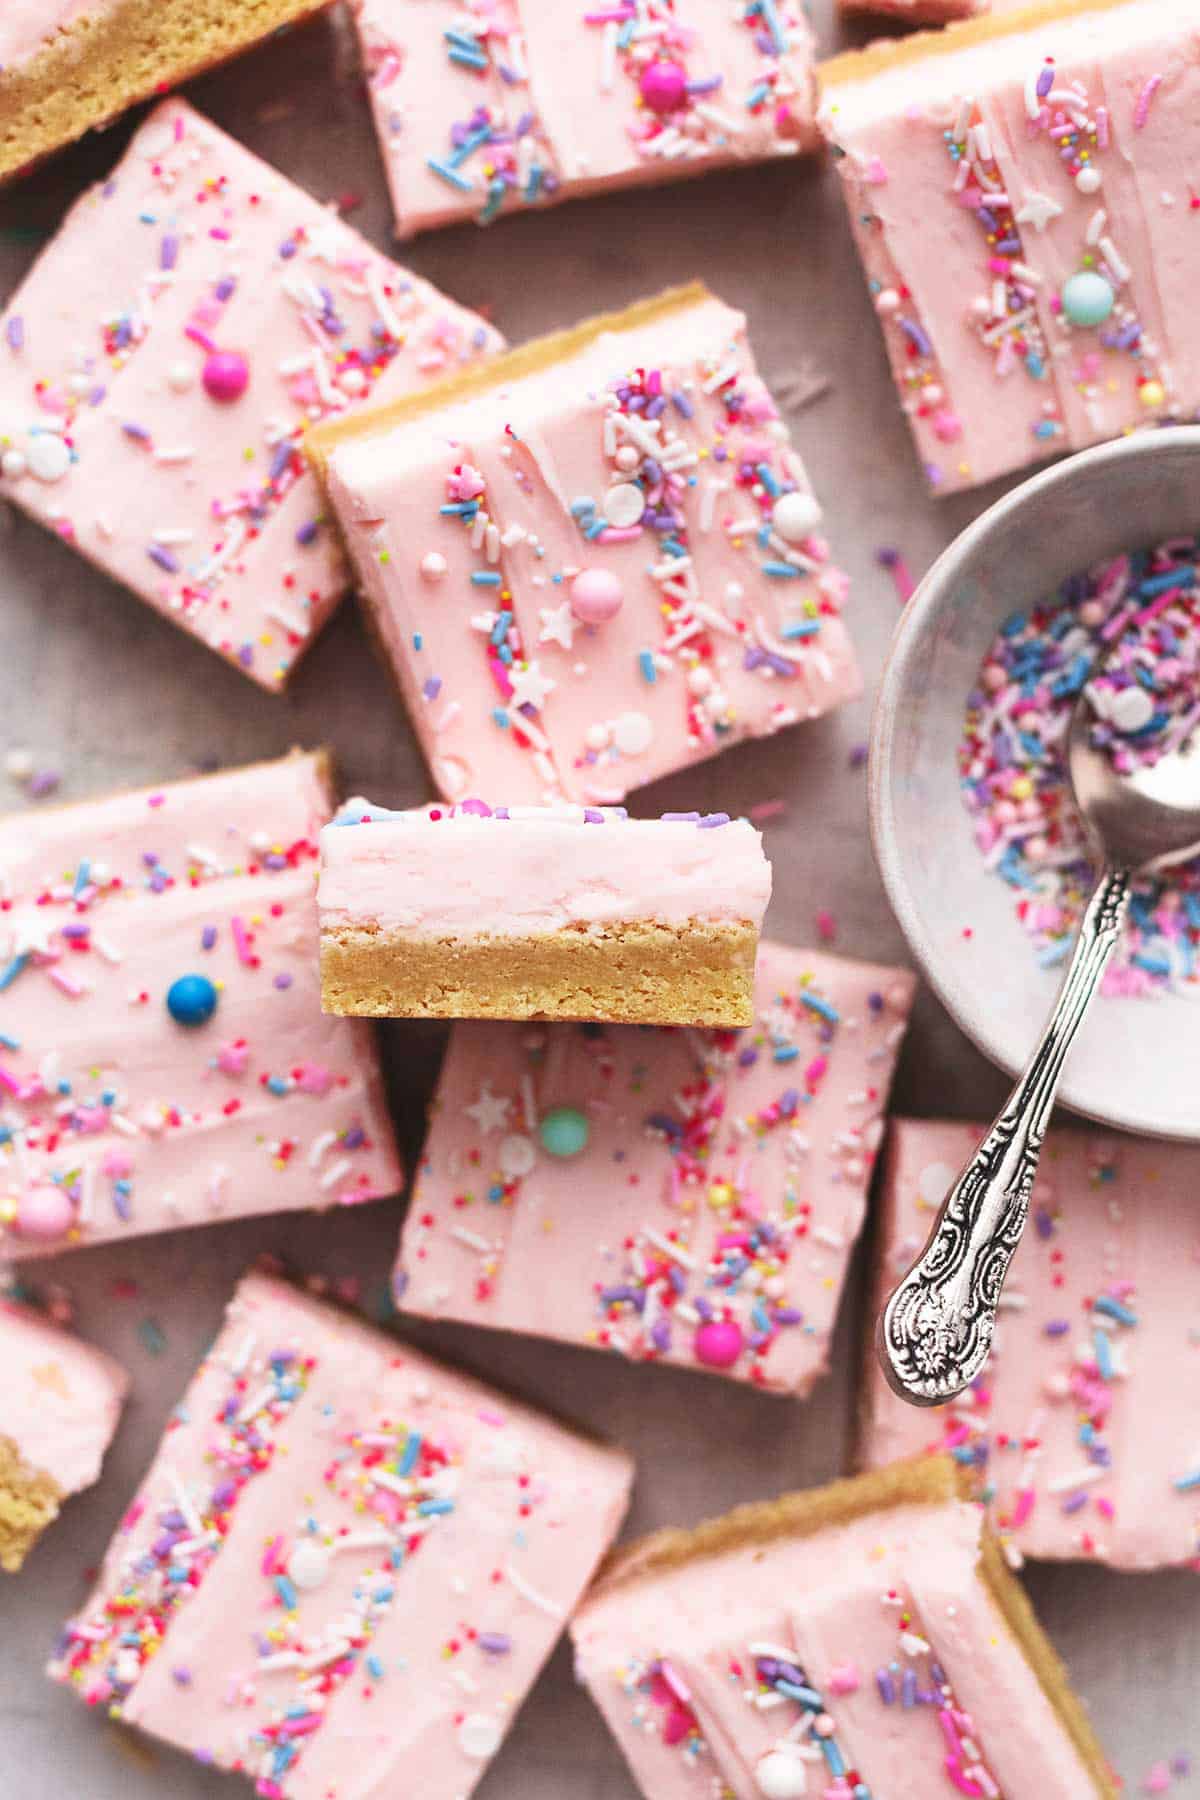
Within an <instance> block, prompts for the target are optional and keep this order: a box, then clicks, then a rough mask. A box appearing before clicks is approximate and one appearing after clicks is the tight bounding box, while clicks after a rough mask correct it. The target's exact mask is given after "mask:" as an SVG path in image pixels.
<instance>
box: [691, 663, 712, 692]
mask: <svg viewBox="0 0 1200 1800" xmlns="http://www.w3.org/2000/svg"><path fill="white" fill-rule="evenodd" d="M687 684H688V693H689V694H707V693H708V692H709V691H710V689H711V688H712V684H713V678H712V674H711V671H710V670H708V669H706V668H705V667H704V664H703V663H698V664H697V666H696V667H695V668H694V669H689V670H688V678H687Z"/></svg>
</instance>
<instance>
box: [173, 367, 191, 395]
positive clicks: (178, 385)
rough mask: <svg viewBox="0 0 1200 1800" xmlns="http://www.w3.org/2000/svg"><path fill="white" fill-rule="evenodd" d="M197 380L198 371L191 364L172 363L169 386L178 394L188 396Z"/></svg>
mask: <svg viewBox="0 0 1200 1800" xmlns="http://www.w3.org/2000/svg"><path fill="white" fill-rule="evenodd" d="M195 380H196V371H195V369H193V367H192V365H191V363H185V362H177V363H172V364H171V366H170V368H169V369H168V370H167V385H168V387H170V388H171V390H172V391H173V392H174V393H176V394H186V393H187V391H188V389H189V388H190V387H191V386H193V384H194V382H195Z"/></svg>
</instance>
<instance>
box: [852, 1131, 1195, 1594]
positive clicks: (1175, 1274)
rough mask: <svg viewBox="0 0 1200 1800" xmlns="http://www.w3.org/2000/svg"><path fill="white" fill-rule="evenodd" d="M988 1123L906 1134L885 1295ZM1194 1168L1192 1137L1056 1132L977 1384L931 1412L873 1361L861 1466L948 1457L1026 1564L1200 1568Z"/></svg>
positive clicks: (897, 1170) (898, 1155)
mask: <svg viewBox="0 0 1200 1800" xmlns="http://www.w3.org/2000/svg"><path fill="white" fill-rule="evenodd" d="M982 1131H983V1127H982V1126H979V1125H948V1124H926V1123H919V1122H917V1121H916V1120H908V1119H906V1120H903V1121H901V1122H899V1123H897V1125H896V1126H895V1128H894V1132H893V1136H892V1141H891V1146H890V1151H889V1156H888V1181H887V1189H886V1194H885V1203H884V1220H885V1237H884V1243H883V1255H882V1260H881V1267H880V1295H879V1298H880V1299H882V1297H883V1291H882V1290H883V1289H884V1288H889V1287H890V1285H891V1284H892V1283H893V1282H894V1281H895V1280H896V1279H898V1278H899V1276H900V1275H901V1274H903V1273H904V1271H905V1270H906V1269H907V1268H908V1266H909V1264H910V1263H911V1262H912V1260H913V1257H914V1256H915V1254H916V1253H917V1251H918V1250H919V1249H920V1247H921V1245H922V1244H923V1243H924V1241H925V1239H926V1237H927V1236H928V1234H929V1230H930V1227H931V1226H932V1224H933V1218H934V1213H935V1210H936V1208H937V1207H938V1206H940V1204H941V1202H942V1200H943V1198H944V1197H945V1194H946V1191H947V1189H948V1187H949V1185H950V1183H951V1181H952V1180H953V1179H954V1177H955V1176H956V1175H957V1173H958V1171H959V1169H960V1168H961V1166H962V1164H963V1163H964V1162H965V1161H966V1159H967V1157H968V1156H969V1155H970V1154H971V1152H972V1151H973V1150H974V1148H975V1147H976V1145H977V1144H978V1142H979V1138H980V1136H981V1135H982ZM1198 1178H1200V1152H1197V1151H1194V1150H1190V1149H1185V1148H1183V1147H1182V1146H1178V1145H1167V1144H1155V1143H1152V1142H1149V1141H1148V1140H1144V1139H1133V1138H1120V1139H1118V1138H1114V1137H1111V1136H1106V1135H1102V1134H1100V1133H1099V1132H1082V1131H1058V1132H1052V1133H1051V1134H1050V1137H1049V1139H1048V1141H1047V1145H1046V1149H1045V1152H1044V1154H1043V1157H1042V1168H1041V1173H1040V1175H1039V1176H1038V1181H1037V1185H1036V1187H1035V1189H1034V1195H1033V1203H1032V1214H1031V1219H1030V1224H1029V1227H1028V1229H1027V1231H1026V1233H1025V1237H1024V1239H1023V1240H1022V1243H1021V1247H1020V1249H1019V1250H1018V1252H1017V1255H1016V1257H1015V1258H1014V1261H1013V1266H1012V1272H1011V1274H1010V1276H1009V1281H1008V1285H1007V1288H1006V1290H1005V1295H1004V1301H1003V1310H1002V1311H1001V1314H1000V1320H999V1324H998V1328H997V1332H996V1345H995V1349H994V1351H993V1353H992V1358H991V1361H990V1362H989V1363H988V1366H987V1368H986V1369H985V1370H984V1373H983V1375H982V1377H981V1378H980V1380H979V1381H978V1382H977V1383H976V1384H975V1387H974V1388H973V1389H972V1390H970V1392H969V1393H968V1395H967V1396H966V1397H965V1398H964V1399H963V1400H961V1401H958V1402H956V1403H955V1404H954V1405H952V1406H949V1407H943V1408H939V1409H938V1411H937V1412H936V1413H934V1414H932V1415H931V1414H929V1413H926V1412H923V1411H920V1410H918V1409H917V1408H914V1407H910V1406H908V1405H906V1404H905V1402H903V1401H901V1400H898V1399H897V1398H896V1397H895V1396H894V1395H893V1394H892V1392H891V1390H890V1388H889V1387H888V1386H887V1384H886V1382H885V1381H884V1379H883V1375H882V1372H881V1371H880V1370H879V1368H878V1367H877V1366H876V1364H875V1359H874V1358H873V1357H868V1375H867V1386H868V1392H867V1399H866V1405H865V1412H864V1421H863V1436H862V1453H863V1456H864V1458H865V1460H866V1461H867V1462H868V1463H870V1464H879V1463H885V1462H890V1461H892V1460H893V1459H894V1458H897V1457H903V1456H909V1455H913V1454H915V1453H916V1452H917V1451H920V1450H922V1449H924V1448H926V1447H932V1446H934V1445H937V1446H939V1447H945V1448H947V1449H949V1450H951V1451H952V1452H953V1453H954V1454H955V1455H956V1456H957V1457H958V1459H959V1460H960V1461H961V1462H962V1463H964V1465H965V1466H966V1467H967V1468H973V1469H975V1470H976V1471H977V1478H978V1483H979V1491H980V1493H981V1494H985V1493H986V1495H987V1496H988V1503H989V1509H990V1513H991V1518H992V1523H993V1525H994V1526H995V1528H996V1529H997V1531H999V1532H1000V1533H1001V1534H1002V1536H1003V1538H1004V1540H1005V1542H1006V1545H1007V1546H1008V1548H1009V1550H1010V1552H1011V1554H1012V1556H1013V1557H1014V1559H1017V1558H1019V1556H1020V1555H1021V1554H1022V1553H1024V1554H1025V1555H1028V1556H1033V1557H1048V1558H1053V1559H1056V1560H1061V1559H1064V1558H1070V1559H1073V1558H1087V1559H1090V1560H1093V1561H1097V1562H1104V1563H1108V1564H1110V1565H1111V1566H1112V1567H1114V1568H1120V1569H1153V1568H1160V1567H1168V1566H1171V1565H1177V1564H1183V1563H1187V1564H1191V1565H1192V1566H1194V1567H1196V1568H1200V1434H1198V1432H1197V1427H1196V1404H1195V1395H1196V1383H1197V1380H1198V1379H1200V1310H1198V1308H1197V1301H1196V1289H1197V1270H1198V1268H1200V1216H1198V1215H1197V1212H1196V1204H1195V1192H1196V1183H1197V1179H1198Z"/></svg>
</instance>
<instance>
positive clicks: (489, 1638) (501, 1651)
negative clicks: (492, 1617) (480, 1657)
mask: <svg viewBox="0 0 1200 1800" xmlns="http://www.w3.org/2000/svg"><path fill="white" fill-rule="evenodd" d="M475 1641H476V1643H477V1644H478V1645H479V1648H480V1649H481V1650H486V1651H487V1653H488V1655H489V1656H507V1655H508V1653H509V1651H510V1650H511V1649H512V1639H511V1638H510V1637H509V1636H508V1635H507V1633H505V1632H503V1631H481V1632H480V1634H479V1636H478V1637H477V1638H476V1640H475Z"/></svg>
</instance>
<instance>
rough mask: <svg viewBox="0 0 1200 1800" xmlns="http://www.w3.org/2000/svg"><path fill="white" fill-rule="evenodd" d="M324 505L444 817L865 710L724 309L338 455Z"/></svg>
mask: <svg viewBox="0 0 1200 1800" xmlns="http://www.w3.org/2000/svg"><path fill="white" fill-rule="evenodd" d="M639 371H640V373H639ZM635 390H636V391H635ZM634 402H636V403H637V404H636V405H635V404H634ZM647 410H649V416H648V417H643V414H644V413H646V412H647ZM328 482H329V489H330V494H331V498H332V500H333V503H334V506H335V508H336V510H337V514H338V517H339V520H340V522H341V525H342V527H343V530H344V532H345V535H346V539H347V542H348V544H349V547H350V551H351V554H352V556H353V558H354V561H355V564H356V567H357V569H358V572H359V575H360V577H361V580H362V583H363V585H364V587H365V588H366V591H367V594H368V597H369V600H370V603H371V607H372V611H373V612H374V615H375V618H376V621H377V624H378V628H379V635H380V637H381V639H382V642H383V644H384V647H385V649H386V651H387V653H388V655H389V656H390V658H391V659H392V662H393V663H394V665H395V667H396V670H397V673H398V676H399V679H400V682H401V685H402V687H403V690H404V693H405V697H406V699H407V702H408V706H409V710H410V712H411V714H412V717H413V720H414V723H415V726H416V729H417V732H418V735H419V736H420V739H421V743H422V746H423V748H424V750H425V753H426V755H427V757H428V759H429V763H430V767H431V769H432V772H433V777H434V781H435V784H436V786H437V788H438V790H439V792H441V793H442V794H444V795H445V796H446V797H447V798H449V799H461V798H462V797H463V796H464V795H465V794H469V793H476V794H478V793H482V794H483V796H484V798H485V799H488V800H491V801H494V802H497V803H501V804H516V803H518V802H529V803H531V804H534V805H538V804H542V803H544V802H546V801H548V800H558V799H562V798H566V799H569V800H573V801H578V802H584V803H587V804H589V805H596V806H603V805H608V804H612V803H614V802H617V801H619V800H621V799H622V798H623V797H624V795H625V794H626V793H627V792H628V791H629V790H630V789H631V788H634V787H640V786H642V785H644V784H645V783H646V782H650V781H654V780H656V779H657V778H658V777H659V776H660V775H665V774H668V773H670V772H671V771H672V770H673V769H677V768H680V767H683V766H687V765H689V764H691V763H694V762H695V761H697V760H698V759H699V758H700V757H704V756H709V755H712V754H713V753H714V752H716V751H718V750H721V749H724V748H725V747H727V746H728V745H730V744H733V743H736V742H737V741H738V740H739V739H740V738H745V737H762V736H766V735H768V734H770V733H771V732H774V731H778V730H781V729H782V728H783V727H784V726H787V725H792V724H795V723H797V722H798V721H800V720H803V719H809V718H815V717H816V716H817V715H818V714H820V713H823V712H827V711H828V710H829V709H830V708H831V707H834V706H836V705H838V704H839V703H840V702H841V701H843V700H846V699H849V698H852V697H853V696H854V695H856V694H857V693H858V692H859V689H860V679H859V673H858V667H857V663H856V661H855V656H854V651H853V648H852V646H851V643H850V638H849V635H848V633H847V631H846V628H845V626H844V624H843V623H842V620H841V618H840V617H839V616H838V615H839V608H840V605H841V602H842V600H843V598H844V595H845V591H846V582H845V579H844V577H843V576H842V575H841V574H840V573H839V572H838V571H837V570H836V569H835V568H834V567H833V565H832V564H831V563H830V561H829V549H828V546H827V545H826V543H825V542H824V540H823V539H822V538H821V537H820V536H819V535H818V526H819V520H820V508H819V507H818V506H817V505H816V502H815V501H813V500H812V498H811V496H810V495H809V493H808V479H807V476H806V474H805V471H804V467H803V465H802V463H801V461H800V458H799V457H798V456H797V455H796V453H795V451H794V450H793V449H792V447H791V445H790V443H789V441H788V436H787V432H786V429H785V427H784V426H783V424H782V422H781V421H780V419H779V416H778V413H777V410H776V408H775V406H774V404H773V402H772V400H771V398H770V396H769V394H768V393H767V392H766V389H765V388H764V386H763V384H762V382H761V381H760V380H759V378H758V375H757V373H756V371H755V368H754V363H753V359H752V357H751V354H750V350H749V346H748V344H747V342H746V335H745V320H744V318H743V317H742V315H741V314H740V313H735V312H733V311H731V310H730V309H729V308H728V307H726V306H723V305H722V304H721V303H720V302H719V301H716V300H711V299H704V300H702V301H700V302H697V303H696V304H693V305H686V306H681V307H679V308H678V309H677V310H675V311H673V312H671V313H670V314H669V315H666V316H663V317H661V318H659V319H656V320H654V321H653V322H651V323H649V324H643V325H641V326H638V327H636V328H633V329H630V330H626V331H624V332H621V333H609V334H606V335H603V336H601V337H600V338H598V339H596V340H595V341H593V342H592V343H591V344H589V345H587V346H586V347H585V348H583V349H582V350H577V351H576V352H575V353H574V354H573V355H571V356H569V357H566V358H563V359H561V360H557V361H555V362H553V363H552V364H551V365H550V366H548V367H546V368H543V369H540V370H538V371H536V372H534V373H532V374H529V375H525V376H523V377H522V378H521V379H519V380H516V381H510V382H509V383H508V384H507V385H506V386H503V387H498V388H495V389H489V390H488V391H486V392H483V393H475V394H472V395H471V396H470V397H468V398H467V399H466V400H464V401H462V402H460V403H459V404H457V405H452V406H442V407H440V408H438V410H437V411H435V412H429V413H425V414H423V415H421V416H420V417H417V418H415V419H407V420H402V421H400V422H398V423H396V424H394V425H392V426H391V427H390V428H381V429H379V430H377V431H375V432H372V433H370V434H367V435H361V436H358V437H354V438H351V439H349V440H348V441H346V442H344V443H342V444H339V445H337V446H336V448H335V449H334V450H333V453H332V455H331V457H330V459H329V468H328ZM618 489H619V490H621V491H620V492H619V493H618V492H617V490H618ZM776 495H778V498H776V497H775V496H776ZM781 499H786V500H787V506H786V507H784V509H783V516H784V517H785V518H786V516H787V514H788V513H789V512H790V513H791V515H792V519H791V522H790V524H789V528H790V529H791V531H792V539H791V540H788V539H785V538H783V537H781V536H780V535H779V533H778V532H777V531H775V530H774V529H773V525H772V521H773V519H774V516H775V509H776V506H777V505H778V504H779V501H780V500H781ZM606 509H607V510H606ZM797 519H798V520H799V522H800V525H801V527H802V529H801V530H797V529H796V525H795V521H796V520H797ZM618 521H629V522H628V523H623V524H621V523H618ZM672 521H673V523H672ZM680 551H682V552H683V554H682V555H681V554H678V552H680ZM581 574H582V575H587V576H589V577H590V578H591V582H592V584H593V585H592V588H591V593H592V596H594V595H595V593H596V591H597V587H598V589H599V592H600V595H601V597H602V598H603V597H604V596H605V595H607V596H609V598H610V600H613V599H615V601H616V607H615V610H611V609H610V610H608V611H607V614H606V616H604V617H597V616H595V609H593V608H590V607H588V606H587V605H583V604H582V603H581V602H579V600H578V597H577V590H576V586H575V583H576V578H577V577H578V576H580V575H581ZM597 578H599V580H598V581H597ZM586 597H587V596H586V594H585V598H586ZM577 605H581V610H582V612H584V613H589V614H591V615H592V616H591V617H590V620H589V618H587V617H582V616H581V613H580V611H577V610H576V607H577ZM501 650H503V651H504V652H505V655H506V657H507V658H508V660H504V659H502V658H501V656H500V654H499V652H500V651H501Z"/></svg>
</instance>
